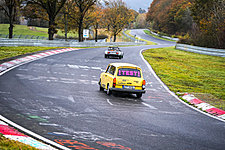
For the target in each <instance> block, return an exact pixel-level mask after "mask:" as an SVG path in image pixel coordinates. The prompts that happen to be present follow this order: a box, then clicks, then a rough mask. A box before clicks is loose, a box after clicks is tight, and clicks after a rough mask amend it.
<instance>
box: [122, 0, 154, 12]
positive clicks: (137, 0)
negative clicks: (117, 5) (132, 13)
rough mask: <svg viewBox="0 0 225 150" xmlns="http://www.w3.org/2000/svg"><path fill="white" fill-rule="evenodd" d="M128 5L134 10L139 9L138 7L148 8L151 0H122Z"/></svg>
mask: <svg viewBox="0 0 225 150" xmlns="http://www.w3.org/2000/svg"><path fill="white" fill-rule="evenodd" d="M123 1H124V2H125V3H126V4H127V6H128V7H130V8H131V9H134V10H136V11H138V10H139V8H142V9H145V10H146V11H147V10H148V7H149V6H150V4H151V2H152V1H153V0H123Z"/></svg>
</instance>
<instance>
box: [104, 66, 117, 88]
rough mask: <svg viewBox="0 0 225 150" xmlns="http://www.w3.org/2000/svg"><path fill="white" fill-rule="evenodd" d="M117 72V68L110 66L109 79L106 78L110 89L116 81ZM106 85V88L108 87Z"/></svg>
mask: <svg viewBox="0 0 225 150" xmlns="http://www.w3.org/2000/svg"><path fill="white" fill-rule="evenodd" d="M115 72H116V67H115V66H113V65H112V66H110V68H109V71H108V72H107V77H106V82H107V85H108V84H109V88H111V87H112V85H113V79H114V74H115ZM107 85H106V87H107Z"/></svg>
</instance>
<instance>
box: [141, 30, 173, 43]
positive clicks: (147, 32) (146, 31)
mask: <svg viewBox="0 0 225 150" xmlns="http://www.w3.org/2000/svg"><path fill="white" fill-rule="evenodd" d="M144 32H145V33H146V34H148V35H150V36H152V37H154V38H157V39H161V40H165V41H172V42H176V41H174V40H170V39H166V38H163V37H159V36H156V35H154V34H152V33H151V32H150V31H149V30H144Z"/></svg>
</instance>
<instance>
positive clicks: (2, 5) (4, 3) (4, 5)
mask: <svg viewBox="0 0 225 150" xmlns="http://www.w3.org/2000/svg"><path fill="white" fill-rule="evenodd" d="M22 2H23V0H1V1H0V9H1V10H3V11H4V13H5V14H6V16H7V17H8V19H9V38H10V39H11V38H12V37H13V27H14V26H13V24H14V22H15V20H16V16H17V15H18V14H19V8H20V6H21V3H22Z"/></svg>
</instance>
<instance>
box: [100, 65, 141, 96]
mask: <svg viewBox="0 0 225 150" xmlns="http://www.w3.org/2000/svg"><path fill="white" fill-rule="evenodd" d="M99 86H100V91H103V90H106V91H107V92H106V93H107V94H108V95H110V94H111V93H112V92H123V93H131V94H136V96H137V98H140V97H142V94H143V93H145V80H144V79H143V74H142V70H141V68H140V67H138V66H136V65H133V64H130V63H110V64H109V65H108V67H107V69H106V71H105V72H102V73H101V75H100V80H99Z"/></svg>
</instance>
